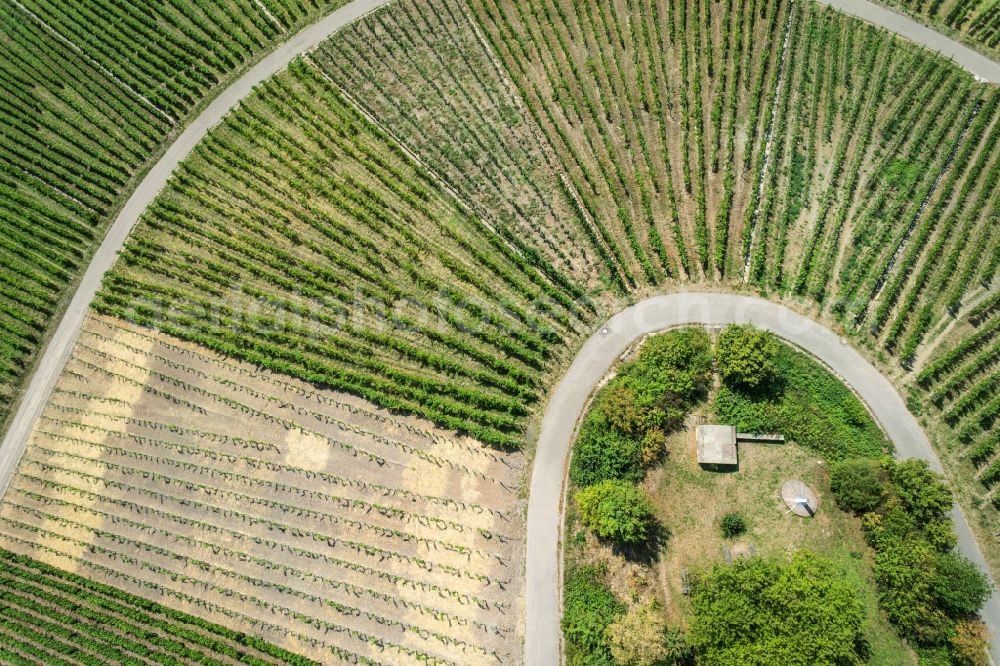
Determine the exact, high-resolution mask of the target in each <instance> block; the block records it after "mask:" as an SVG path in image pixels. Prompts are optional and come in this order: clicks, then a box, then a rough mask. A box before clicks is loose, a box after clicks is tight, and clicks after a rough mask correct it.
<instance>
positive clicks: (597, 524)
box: [576, 480, 653, 546]
mask: <svg viewBox="0 0 1000 666" xmlns="http://www.w3.org/2000/svg"><path fill="white" fill-rule="evenodd" d="M576 503H577V506H579V508H580V516H581V517H582V518H583V522H584V524H586V525H587V526H588V527H589V528H590V529H591V530H593V532H594V534H596V535H597V536H598V537H599V538H601V539H607V540H610V541H614V542H615V543H618V544H621V545H626V546H634V545H638V544H641V543H643V542H644V541H646V539H647V538H648V537H649V532H650V528H651V527H652V524H653V508H652V506H650V504H649V500H647V499H646V495H645V493H643V491H642V489H641V488H639V487H638V486H636V485H635V484H634V483H630V482H628V481H617V480H607V481H602V482H601V483H598V484H596V485H593V486H588V487H586V488H584V489H583V490H580V491H579V492H577V494H576Z"/></svg>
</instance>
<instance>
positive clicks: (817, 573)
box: [688, 551, 865, 666]
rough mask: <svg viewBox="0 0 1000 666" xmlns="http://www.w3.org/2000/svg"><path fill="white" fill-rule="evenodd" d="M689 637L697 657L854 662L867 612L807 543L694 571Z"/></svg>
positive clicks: (719, 661) (735, 661) (723, 662)
mask: <svg viewBox="0 0 1000 666" xmlns="http://www.w3.org/2000/svg"><path fill="white" fill-rule="evenodd" d="M691 605H692V608H693V611H694V621H693V623H692V625H691V630H690V632H689V633H688V638H689V639H690V640H691V643H692V644H693V645H694V647H695V651H696V654H697V657H698V661H699V663H701V662H702V661H704V663H710V664H715V665H718V666H730V665H732V666H737V665H739V666H743V665H744V664H747V663H755V664H856V663H859V662H860V661H861V659H860V656H859V654H858V646H859V645H860V643H861V638H862V625H863V623H864V619H865V609H864V604H863V603H862V602H861V601H860V600H859V598H858V594H857V590H855V589H854V587H853V586H852V585H851V584H850V583H848V582H847V581H846V580H845V579H844V577H843V575H842V574H841V573H840V572H839V571H837V570H836V569H835V568H834V567H833V565H832V564H831V563H830V562H828V561H827V560H824V559H822V558H819V557H817V556H815V555H813V554H812V553H809V552H807V551H799V552H797V553H795V554H794V555H793V556H792V559H791V561H790V562H780V561H777V560H767V559H761V558H755V559H751V560H741V561H737V562H736V563H735V564H733V565H732V566H723V565H716V566H715V567H714V568H713V569H711V570H710V571H709V572H707V573H706V574H702V575H700V576H697V577H696V578H695V580H694V585H693V587H692V593H691Z"/></svg>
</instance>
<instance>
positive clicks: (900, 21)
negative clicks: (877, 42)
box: [818, 0, 1000, 83]
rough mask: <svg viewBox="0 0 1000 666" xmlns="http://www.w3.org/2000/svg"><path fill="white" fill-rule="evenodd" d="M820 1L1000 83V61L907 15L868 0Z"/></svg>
mask: <svg viewBox="0 0 1000 666" xmlns="http://www.w3.org/2000/svg"><path fill="white" fill-rule="evenodd" d="M818 2H819V3H820V4H823V5H829V6H830V7H833V8H834V9H836V10H837V11H841V12H844V13H845V14H850V15H852V16H856V17H858V18H859V19H861V20H863V21H867V22H868V23H872V24H874V25H877V26H878V27H880V28H885V29H886V30H890V31H892V32H895V33H896V34H898V35H901V36H903V37H905V38H907V39H909V40H910V41H911V42H916V43H917V44H920V45H921V46H924V47H926V48H927V49H929V50H931V51H935V52H937V53H940V54H941V55H943V56H944V57H946V58H950V59H951V60H953V61H954V62H955V63H956V64H957V65H959V66H960V67H962V68H964V69H965V70H966V71H968V72H970V73H971V74H973V75H974V76H977V77H979V78H980V79H982V80H983V81H987V82H989V83H1000V63H997V62H994V61H993V60H990V59H989V58H987V57H986V56H984V55H982V54H980V53H977V52H975V51H973V50H972V49H970V48H969V47H967V46H963V45H962V44H960V43H958V42H956V41H955V40H954V39H951V38H950V37H945V36H944V35H942V34H941V33H939V32H936V31H935V30H933V29H932V28H928V27H927V26H925V25H923V24H922V23H918V22H917V21H914V20H913V19H911V18H910V17H908V16H904V15H902V14H899V13H897V12H894V11H892V10H891V9H887V8H886V7H883V6H881V5H877V4H875V3H874V2H868V0H818Z"/></svg>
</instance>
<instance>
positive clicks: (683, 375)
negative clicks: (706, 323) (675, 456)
mask: <svg viewBox="0 0 1000 666" xmlns="http://www.w3.org/2000/svg"><path fill="white" fill-rule="evenodd" d="M711 380H712V343H711V340H710V339H709V337H708V333H706V332H705V330H704V329H700V328H683V329H679V330H676V331H670V332H668V333H664V334H663V335H657V336H654V337H652V338H650V339H649V340H647V341H646V342H645V343H643V345H642V348H641V349H640V350H639V354H638V356H637V357H636V359H635V360H634V361H632V362H630V363H627V364H625V365H624V366H623V367H622V368H621V370H620V373H619V377H617V378H616V379H615V382H617V383H618V384H619V385H620V386H622V387H624V388H626V389H627V390H628V391H630V392H631V395H632V396H633V397H634V400H635V410H636V411H637V412H639V413H641V414H644V415H645V416H646V418H645V419H644V426H645V427H646V428H653V427H655V428H660V429H664V430H670V429H673V428H676V427H678V426H679V425H680V424H681V423H682V422H683V420H684V417H685V416H687V413H688V411H690V409H691V406H692V405H693V404H694V403H695V402H696V401H698V400H700V399H701V398H702V397H704V395H705V394H706V393H707V391H708V386H709V384H710V383H711Z"/></svg>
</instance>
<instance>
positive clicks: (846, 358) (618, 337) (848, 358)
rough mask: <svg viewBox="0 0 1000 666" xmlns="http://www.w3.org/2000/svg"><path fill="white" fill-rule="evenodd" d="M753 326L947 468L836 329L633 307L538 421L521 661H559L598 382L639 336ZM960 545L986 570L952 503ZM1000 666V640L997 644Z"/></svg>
mask: <svg viewBox="0 0 1000 666" xmlns="http://www.w3.org/2000/svg"><path fill="white" fill-rule="evenodd" d="M746 322H750V323H752V324H754V325H756V326H759V327H762V328H767V329H769V330H771V331H773V332H774V333H775V334H776V335H778V336H779V337H781V338H783V339H785V340H788V341H789V342H791V343H793V344H795V345H797V346H799V347H801V348H803V349H805V350H807V351H808V352H810V353H811V354H813V355H814V356H816V357H817V358H818V359H819V360H821V361H822V362H823V363H825V364H826V365H827V366H829V367H830V368H832V369H833V370H834V371H835V372H837V373H838V374H839V375H840V376H841V378H842V379H843V380H844V381H845V382H846V383H847V384H848V385H849V386H851V387H852V388H853V389H854V390H855V391H856V392H857V393H858V395H860V396H861V398H862V399H863V400H864V401H865V403H867V405H868V406H869V408H870V409H871V410H872V412H873V413H874V415H875V417H876V419H877V420H878V422H879V423H880V424H881V425H882V427H883V428H884V429H885V432H886V434H887V435H888V436H889V439H890V440H891V441H892V443H893V444H894V445H895V448H896V454H897V456H898V457H901V458H923V459H924V460H927V461H928V462H929V463H930V465H931V467H932V468H934V469H935V470H938V471H940V470H941V463H940V462H939V461H938V459H937V456H936V455H935V454H934V451H933V449H932V448H931V445H930V442H929V441H928V440H927V437H926V436H925V435H924V433H923V430H921V428H920V426H919V425H918V424H917V421H916V419H914V418H913V416H912V415H911V414H910V412H909V410H907V408H906V404H905V403H904V402H903V399H902V398H901V397H900V396H899V394H898V393H897V392H896V390H895V388H894V387H893V386H892V384H891V383H890V382H889V380H887V379H886V378H885V377H884V376H882V374H881V373H880V372H879V371H878V370H877V369H875V367H874V366H872V365H871V364H870V363H869V362H868V361H866V360H865V359H864V358H863V357H862V356H861V355H860V354H859V353H858V352H856V351H855V350H854V349H853V348H852V347H851V346H850V345H848V344H846V343H842V342H841V340H840V338H838V337H837V335H836V334H834V333H833V332H832V331H830V330H829V329H827V328H824V327H823V326H821V325H820V324H817V323H816V322H814V321H812V320H811V319H808V318H806V317H803V316H802V315H799V314H796V313H795V312H792V311H791V310H789V309H788V308H786V307H784V306H782V305H778V304H776V303H772V302H770V301H766V300H764V299H760V298H752V297H747V296H737V295H733V294H719V293H699V292H690V293H677V294H670V295H666V296H656V297H653V298H650V299H648V300H645V301H642V302H640V303H637V304H635V305H633V306H631V307H629V308H627V309H625V310H623V311H622V312H620V313H619V314H617V315H615V316H614V317H612V318H611V319H610V320H609V321H608V322H607V324H606V325H605V326H604V327H602V328H601V329H599V330H598V331H597V332H596V333H594V334H593V335H592V336H591V337H590V339H588V340H587V342H586V343H585V344H584V345H583V347H582V349H581V350H580V352H579V353H578V354H577V356H576V359H575V360H574V361H573V364H572V365H571V366H570V368H569V370H568V371H567V373H566V375H565V376H564V377H563V378H562V380H561V381H560V382H559V384H558V385H557V386H556V387H555V390H554V391H553V393H552V396H551V399H550V402H549V404H548V407H547V409H546V412H545V416H544V418H543V420H542V426H541V431H540V433H539V437H538V446H537V452H536V454H535V460H534V467H533V469H532V473H531V489H530V494H529V495H528V526H527V541H528V543H527V558H526V579H525V663H526V664H527V666H552V664H559V663H560V658H561V656H560V653H561V642H562V635H561V632H560V629H559V620H560V616H561V601H562V599H561V595H562V549H561V540H560V537H561V531H562V518H563V508H564V507H563V502H564V497H565V486H564V482H565V471H566V467H567V465H568V463H569V453H570V444H571V442H572V439H573V434H574V430H575V428H576V423H577V421H578V420H579V418H580V416H581V415H582V413H583V410H584V407H585V406H586V404H587V400H588V398H589V396H590V393H591V391H592V390H593V388H594V386H595V385H596V384H597V383H598V382H599V381H600V380H601V378H602V377H604V375H605V374H606V373H607V372H608V370H609V369H610V368H611V366H612V365H613V364H614V363H615V361H616V360H617V359H618V358H619V357H620V356H621V354H622V353H623V352H624V351H625V350H626V349H627V348H629V347H630V346H631V345H632V344H633V343H634V342H635V341H636V340H637V339H639V338H640V337H642V336H644V335H646V334H648V333H652V332H655V331H660V330H663V329H665V328H669V327H671V326H678V325H683V324H705V325H710V326H723V325H726V324H731V323H746ZM953 515H954V519H955V530H956V532H957V533H958V548H959V550H960V551H961V552H962V553H964V554H965V555H966V556H967V557H968V558H970V559H971V560H972V561H974V562H975V563H976V564H978V565H979V566H980V567H981V568H982V569H983V571H987V567H986V562H985V560H984V559H983V556H982V553H981V551H980V550H979V546H978V544H977V543H976V541H975V539H973V537H972V533H971V532H970V530H969V525H968V523H967V522H966V520H965V516H964V515H963V514H962V512H961V510H960V509H959V508H958V507H956V508H955V510H954V514H953ZM983 619H984V620H985V621H986V623H987V624H988V625H989V627H990V629H991V631H992V632H993V636H994V637H996V636H998V629H1000V598H998V594H997V593H994V595H993V597H992V598H991V599H990V600H989V602H988V603H987V605H986V607H985V608H984V610H983ZM991 649H992V654H993V659H994V661H997V662H1000V640H994V641H993V644H992V648H991Z"/></svg>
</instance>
